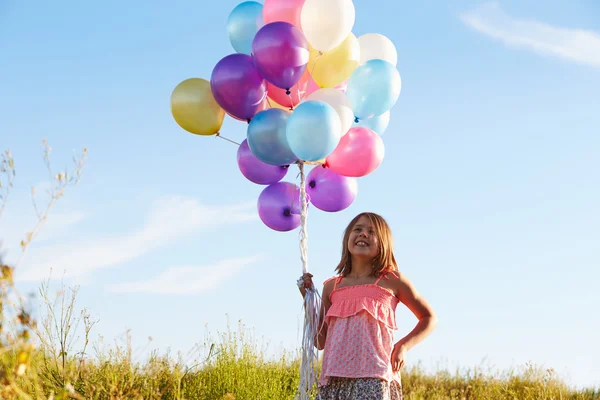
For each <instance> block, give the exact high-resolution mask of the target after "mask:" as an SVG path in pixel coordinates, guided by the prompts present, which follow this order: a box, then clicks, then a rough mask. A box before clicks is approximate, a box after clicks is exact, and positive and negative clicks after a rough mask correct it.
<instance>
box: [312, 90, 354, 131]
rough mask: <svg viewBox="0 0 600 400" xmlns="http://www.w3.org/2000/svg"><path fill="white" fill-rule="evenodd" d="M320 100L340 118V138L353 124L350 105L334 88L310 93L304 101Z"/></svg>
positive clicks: (343, 95) (352, 113)
mask: <svg viewBox="0 0 600 400" xmlns="http://www.w3.org/2000/svg"><path fill="white" fill-rule="evenodd" d="M309 100H320V101H324V102H325V103H327V104H329V105H330V106H331V107H333V109H334V110H335V111H336V112H337V113H338V115H339V116H340V121H341V122H342V136H343V135H345V134H346V132H348V130H349V129H350V128H351V127H352V124H353V123H354V112H353V111H352V103H351V102H350V100H349V99H348V97H346V95H345V94H344V93H343V92H341V91H339V90H337V89H334V88H323V89H319V90H316V91H314V92H312V93H311V94H310V95H308V97H306V99H305V101H309Z"/></svg>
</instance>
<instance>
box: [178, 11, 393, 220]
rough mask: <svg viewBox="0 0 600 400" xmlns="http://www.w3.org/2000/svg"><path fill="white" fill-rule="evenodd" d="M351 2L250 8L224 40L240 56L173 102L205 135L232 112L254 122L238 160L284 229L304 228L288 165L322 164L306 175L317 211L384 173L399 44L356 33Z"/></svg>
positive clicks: (190, 84)
mask: <svg viewBox="0 0 600 400" xmlns="http://www.w3.org/2000/svg"><path fill="white" fill-rule="evenodd" d="M354 23H355V8H354V4H353V2H352V0H327V1H325V0H264V4H261V3H258V2H255V1H245V2H243V3H241V4H239V5H238V6H237V7H235V8H234V9H233V11H232V12H231V14H230V15H229V18H228V20H227V33H228V35H229V40H230V42H231V45H232V47H233V49H234V51H235V52H233V53H232V54H229V55H227V56H226V57H224V58H222V59H221V60H220V61H219V62H218V63H217V64H216V65H215V67H214V69H213V71H212V75H211V77H210V81H208V80H205V79H200V78H192V79H187V80H185V81H183V82H181V83H180V84H179V85H177V87H176V88H175V89H174V91H173V93H172V95H171V111H172V114H173V117H174V119H175V120H176V121H177V123H178V124H179V125H180V126H181V127H182V128H183V129H185V130H187V131H189V132H191V133H194V134H198V135H219V134H220V133H219V130H220V129H221V126H222V124H223V120H224V118H225V115H228V116H230V117H232V118H235V119H237V120H240V121H244V122H247V123H248V129H247V137H246V138H245V139H244V140H243V142H242V143H241V144H240V146H239V150H238V153H237V162H238V166H239V169H240V171H241V173H242V174H243V175H244V176H245V177H246V178H247V179H248V180H250V181H252V182H254V183H256V184H259V185H266V187H265V188H264V190H263V191H262V193H261V194H260V196H259V198H258V213H259V216H260V218H261V220H262V221H263V222H264V223H265V225H267V226H268V227H270V228H271V229H274V230H277V231H290V230H293V229H295V228H297V227H298V226H299V225H300V222H301V218H300V211H299V210H300V205H301V199H300V197H299V196H300V188H299V187H298V185H296V184H295V183H291V182H284V181H282V179H283V178H284V177H285V175H286V173H287V170H288V167H289V166H290V165H291V164H294V163H298V164H303V165H315V167H314V168H313V169H312V170H311V171H310V173H309V174H308V176H307V177H306V194H307V199H308V201H309V202H310V204H311V205H313V206H314V207H316V208H318V209H320V210H323V211H327V212H337V211H341V210H344V209H346V208H347V207H348V206H350V205H351V204H352V202H353V201H354V199H355V198H356V195H357V190H358V185H357V178H359V177H363V176H365V175H368V174H370V173H371V172H373V171H374V170H375V169H377V168H378V167H379V165H380V164H381V162H382V160H383V157H384V144H383V141H382V138H381V135H382V134H383V133H384V131H385V130H386V128H387V127H388V124H389V121H390V109H391V108H392V107H393V106H394V104H395V103H396V101H397V100H398V97H399V96H400V89H401V79H400V74H399V72H398V70H397V68H396V65H397V61H398V60H397V59H398V56H397V52H396V48H395V46H394V44H393V43H392V42H391V41H390V40H389V39H388V38H387V37H385V36H383V35H381V34H376V33H370V34H365V35H362V36H360V37H356V36H355V35H354V34H353V33H352V29H353V27H354Z"/></svg>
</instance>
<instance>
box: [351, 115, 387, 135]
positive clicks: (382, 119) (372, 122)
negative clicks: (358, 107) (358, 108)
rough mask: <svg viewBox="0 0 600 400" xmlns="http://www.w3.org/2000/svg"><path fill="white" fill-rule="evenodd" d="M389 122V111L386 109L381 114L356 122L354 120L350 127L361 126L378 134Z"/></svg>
mask: <svg viewBox="0 0 600 400" xmlns="http://www.w3.org/2000/svg"><path fill="white" fill-rule="evenodd" d="M389 124H390V112H389V111H386V112H384V113H383V114H381V115H379V116H377V117H373V118H369V119H360V120H358V122H354V123H353V124H352V127H358V126H362V127H364V128H369V129H370V130H372V131H373V132H375V133H377V134H378V135H383V132H385V130H386V129H387V127H388V125H389Z"/></svg>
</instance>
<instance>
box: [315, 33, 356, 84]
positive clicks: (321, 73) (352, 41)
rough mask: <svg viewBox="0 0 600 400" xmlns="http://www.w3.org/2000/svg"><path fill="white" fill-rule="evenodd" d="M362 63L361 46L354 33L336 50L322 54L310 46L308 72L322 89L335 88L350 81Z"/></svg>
mask: <svg viewBox="0 0 600 400" xmlns="http://www.w3.org/2000/svg"><path fill="white" fill-rule="evenodd" d="M359 61H360V45H359V44H358V39H357V38H356V36H354V34H353V33H350V34H349V35H348V36H347V37H346V39H345V40H344V41H343V42H342V43H341V44H340V45H338V46H336V47H335V48H333V49H331V50H330V51H328V52H325V53H322V54H320V53H319V51H318V50H315V49H314V48H313V47H312V46H310V59H309V60H308V70H309V71H310V74H311V76H312V78H313V79H314V81H315V82H316V83H317V85H319V86H320V87H323V88H326V87H335V86H336V85H339V84H341V83H342V82H344V81H345V80H348V78H350V76H351V75H352V73H353V72H354V70H355V69H356V68H357V67H358V63H359Z"/></svg>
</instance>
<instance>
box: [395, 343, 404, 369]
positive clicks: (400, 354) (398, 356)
mask: <svg viewBox="0 0 600 400" xmlns="http://www.w3.org/2000/svg"><path fill="white" fill-rule="evenodd" d="M405 357H406V347H404V345H401V344H396V345H395V346H394V350H393V351H392V358H391V362H392V371H393V372H394V373H397V372H400V370H401V369H402V367H404V360H405Z"/></svg>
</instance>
